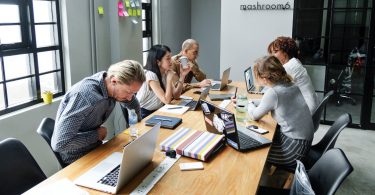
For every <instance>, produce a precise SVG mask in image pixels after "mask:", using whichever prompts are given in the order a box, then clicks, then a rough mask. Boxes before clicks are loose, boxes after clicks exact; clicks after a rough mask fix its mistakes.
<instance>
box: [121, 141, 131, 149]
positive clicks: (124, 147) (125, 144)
mask: <svg viewBox="0 0 375 195" xmlns="http://www.w3.org/2000/svg"><path fill="white" fill-rule="evenodd" d="M132 142H133V140H132V141H130V142H128V143H126V144H125V145H124V146H123V148H125V147H126V146H127V145H129V144H130V143H132Z"/></svg>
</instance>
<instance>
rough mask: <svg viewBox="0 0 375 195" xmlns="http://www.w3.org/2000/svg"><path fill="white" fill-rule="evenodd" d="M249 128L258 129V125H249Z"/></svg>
mask: <svg viewBox="0 0 375 195" xmlns="http://www.w3.org/2000/svg"><path fill="white" fill-rule="evenodd" d="M247 128H248V129H258V126H256V125H249V126H247Z"/></svg>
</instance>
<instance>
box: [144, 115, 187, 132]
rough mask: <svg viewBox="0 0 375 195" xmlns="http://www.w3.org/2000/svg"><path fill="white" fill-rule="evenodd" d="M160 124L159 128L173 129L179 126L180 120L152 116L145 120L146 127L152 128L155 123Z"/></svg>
mask: <svg viewBox="0 0 375 195" xmlns="http://www.w3.org/2000/svg"><path fill="white" fill-rule="evenodd" d="M159 122H160V123H161V127H163V128H167V129H175V128H176V127H177V126H178V125H179V124H181V122H182V119H181V118H177V117H170V116H162V115H154V116H152V117H151V118H149V119H147V120H146V122H145V123H146V125H147V126H154V125H155V124H157V123H159Z"/></svg>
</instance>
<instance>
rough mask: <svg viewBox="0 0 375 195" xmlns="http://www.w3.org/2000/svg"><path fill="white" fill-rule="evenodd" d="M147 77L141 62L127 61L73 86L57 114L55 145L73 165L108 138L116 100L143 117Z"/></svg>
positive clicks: (54, 133) (53, 140) (124, 107)
mask: <svg viewBox="0 0 375 195" xmlns="http://www.w3.org/2000/svg"><path fill="white" fill-rule="evenodd" d="M144 81H145V75H144V71H143V68H142V66H141V65H140V64H139V62H136V61H133V60H124V61H122V62H119V63H116V64H113V65H111V66H110V67H109V69H108V71H107V72H105V71H102V72H98V73H96V74H94V75H92V76H90V77H86V78H84V79H83V80H81V81H80V82H78V83H76V84H75V85H73V86H72V87H71V88H70V89H69V90H68V92H67V93H66V94H65V96H64V98H63V99H62V100H61V103H60V106H59V109H58V111H57V115H56V123H55V128H54V132H53V135H52V140H51V146H52V149H53V150H54V151H56V152H59V153H60V155H61V157H62V159H63V161H64V162H65V163H66V164H70V163H72V162H74V161H75V160H77V159H79V158H80V157H82V156H83V155H85V154H87V153H88V152H90V151H91V150H93V149H94V148H96V147H97V146H99V145H101V144H102V141H103V140H104V139H105V137H106V136H107V129H106V128H105V127H103V126H102V124H103V123H104V122H105V121H106V120H107V118H108V117H109V115H110V114H111V112H112V111H113V109H114V107H115V104H116V101H117V102H119V103H120V105H121V108H122V110H123V112H124V115H125V113H127V112H126V108H129V109H135V110H136V112H137V114H138V120H140V119H141V117H140V106H139V102H138V100H137V98H136V97H135V93H137V92H138V90H139V89H140V87H141V86H142V83H143V82H144Z"/></svg>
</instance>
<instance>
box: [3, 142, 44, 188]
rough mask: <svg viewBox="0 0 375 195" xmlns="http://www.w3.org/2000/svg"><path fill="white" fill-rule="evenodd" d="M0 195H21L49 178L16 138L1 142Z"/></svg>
mask: <svg viewBox="0 0 375 195" xmlns="http://www.w3.org/2000/svg"><path fill="white" fill-rule="evenodd" d="M0 155H1V160H0V176H1V177H0V183H1V187H0V194H21V193H23V192H25V191H27V190H29V189H30V188H32V187H34V186H35V185H37V184H38V183H40V182H42V181H43V180H45V179H46V178H47V177H46V175H45V174H44V173H43V171H42V169H40V167H39V165H38V163H37V162H36V161H35V159H34V158H33V156H32V155H31V154H30V152H29V151H28V150H27V148H26V147H25V145H23V144H22V142H20V141H19V140H17V139H15V138H8V139H5V140H3V141H1V142H0Z"/></svg>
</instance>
